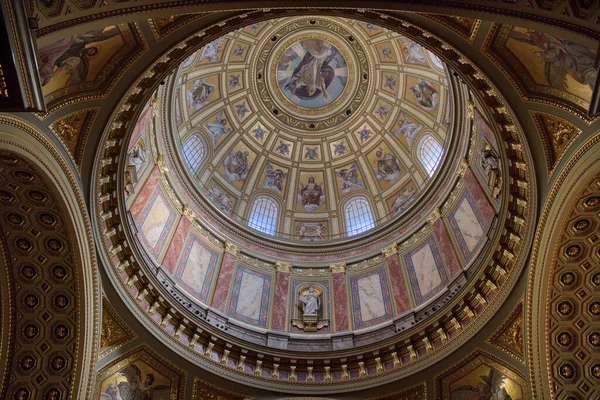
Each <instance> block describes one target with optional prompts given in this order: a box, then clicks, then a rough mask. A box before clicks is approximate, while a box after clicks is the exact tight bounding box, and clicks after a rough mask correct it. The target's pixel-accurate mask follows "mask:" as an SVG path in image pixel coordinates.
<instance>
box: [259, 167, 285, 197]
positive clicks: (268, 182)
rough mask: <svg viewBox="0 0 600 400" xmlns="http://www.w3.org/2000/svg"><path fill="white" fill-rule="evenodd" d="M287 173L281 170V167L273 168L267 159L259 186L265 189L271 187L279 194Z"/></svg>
mask: <svg viewBox="0 0 600 400" xmlns="http://www.w3.org/2000/svg"><path fill="white" fill-rule="evenodd" d="M286 177H287V174H286V173H285V172H283V171H282V170H281V169H279V168H277V169H275V168H273V166H272V165H271V163H270V162H268V161H267V167H266V169H265V179H264V181H263V183H262V185H261V187H263V188H265V189H271V190H274V191H275V192H277V193H279V194H281V192H282V191H283V183H284V181H285V178H286Z"/></svg>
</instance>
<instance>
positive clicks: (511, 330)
mask: <svg viewBox="0 0 600 400" xmlns="http://www.w3.org/2000/svg"><path fill="white" fill-rule="evenodd" d="M523 338H524V330H523V300H521V301H520V302H519V304H517V306H516V307H515V309H514V310H512V311H511V313H510V314H509V316H508V317H507V318H506V320H504V322H503V323H502V325H501V326H500V327H499V328H498V329H496V331H495V332H494V333H493V334H492V336H490V337H489V338H488V339H487V341H488V342H489V343H490V344H492V345H493V346H495V347H497V348H499V349H500V350H502V351H503V352H505V353H507V354H509V355H511V356H512V357H514V358H516V359H517V360H519V361H520V362H521V363H524V362H525V350H524V340H523Z"/></svg>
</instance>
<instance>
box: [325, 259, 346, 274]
mask: <svg viewBox="0 0 600 400" xmlns="http://www.w3.org/2000/svg"><path fill="white" fill-rule="evenodd" d="M329 270H330V271H331V272H332V273H334V274H335V273H338V272H346V263H345V262H340V263H335V264H330V265H329Z"/></svg>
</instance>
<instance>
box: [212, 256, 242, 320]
mask: <svg viewBox="0 0 600 400" xmlns="http://www.w3.org/2000/svg"><path fill="white" fill-rule="evenodd" d="M235 260H236V256H234V255H233V254H230V253H225V254H224V255H223V261H221V268H220V269H219V273H218V274H217V284H216V286H215V292H214V294H213V299H212V305H213V306H214V307H215V308H217V309H218V310H221V311H225V304H226V303H227V296H228V294H229V286H230V284H231V277H232V275H233V268H234V265H235Z"/></svg>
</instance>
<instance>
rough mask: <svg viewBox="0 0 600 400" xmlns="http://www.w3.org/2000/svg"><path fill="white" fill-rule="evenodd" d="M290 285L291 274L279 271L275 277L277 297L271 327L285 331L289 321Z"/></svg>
mask: <svg viewBox="0 0 600 400" xmlns="http://www.w3.org/2000/svg"><path fill="white" fill-rule="evenodd" d="M289 285H290V274H289V273H287V272H277V277H276V279H275V298H274V301H273V311H272V313H273V314H272V317H271V329H274V330H278V331H284V330H285V328H286V322H287V315H286V310H287V303H288V288H289Z"/></svg>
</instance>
